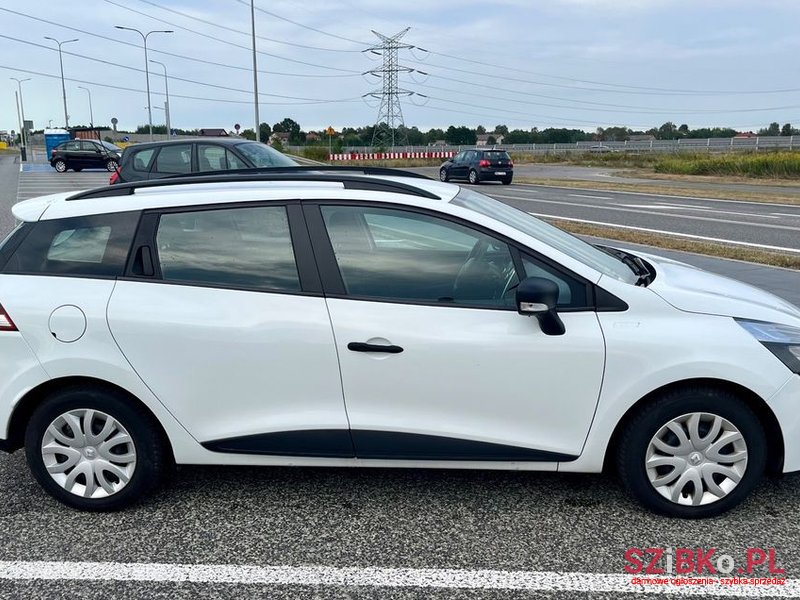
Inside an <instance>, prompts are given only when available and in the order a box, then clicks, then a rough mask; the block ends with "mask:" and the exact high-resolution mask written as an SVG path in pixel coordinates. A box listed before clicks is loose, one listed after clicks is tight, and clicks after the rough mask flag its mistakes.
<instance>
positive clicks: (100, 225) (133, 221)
mask: <svg viewBox="0 0 800 600" xmlns="http://www.w3.org/2000/svg"><path fill="white" fill-rule="evenodd" d="M138 220H139V213H138V212H127V213H115V214H110V215H93V216H88V217H73V218H69V219H57V220H53V221H39V222H38V223H35V224H33V225H32V226H31V229H30V232H29V233H28V235H27V236H26V237H25V239H24V240H23V241H22V243H21V244H20V245H19V246H18V247H17V248H16V249H15V251H14V253H13V254H12V255H11V256H10V257H9V259H8V262H7V263H6V265H5V267H4V269H3V272H4V273H17V274H41V275H83V276H96V277H118V276H121V275H122V273H123V271H124V268H125V262H126V260H127V257H128V251H129V249H130V246H131V242H132V240H133V234H134V232H135V230H136V225H137V223H138Z"/></svg>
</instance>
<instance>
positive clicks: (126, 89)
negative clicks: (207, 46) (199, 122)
mask: <svg viewBox="0 0 800 600" xmlns="http://www.w3.org/2000/svg"><path fill="white" fill-rule="evenodd" d="M0 69H6V70H7V71H16V72H18V73H27V74H30V75H39V76H41V77H50V78H54V79H60V78H61V76H60V75H53V74H51V73H42V72H41V71H33V70H31V69H23V68H21V67H9V66H6V65H0ZM64 79H65V80H66V81H72V82H74V83H85V84H88V85H94V86H97V87H104V88H109V89H114V90H121V91H124V92H138V93H141V94H144V93H146V92H145V90H141V89H137V88H130V87H125V86H121V85H113V84H110V83H100V82H99V81H88V80H86V79H74V78H71V77H65V78H64ZM150 93H151V94H154V95H156V96H164V95H165V94H163V93H161V92H155V91H154V92H150ZM265 95H266V94H265ZM269 95H270V96H274V95H275V94H269ZM278 97H279V98H287V99H291V98H292V96H278ZM170 98H183V99H186V100H203V101H207V102H224V103H227V104H252V100H228V99H225V98H206V97H202V96H186V95H182V94H172V93H171V94H170ZM349 102H361V98H350V99H342V100H325V99H321V98H319V99H310V98H309V99H305V100H304V101H301V102H262V101H259V104H274V105H291V106H294V105H305V104H332V103H336V104H339V103H349Z"/></svg>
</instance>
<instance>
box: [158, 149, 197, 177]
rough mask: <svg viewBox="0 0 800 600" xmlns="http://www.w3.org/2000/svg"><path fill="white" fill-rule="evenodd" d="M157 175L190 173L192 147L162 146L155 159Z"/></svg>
mask: <svg viewBox="0 0 800 600" xmlns="http://www.w3.org/2000/svg"><path fill="white" fill-rule="evenodd" d="M154 170H155V171H156V172H158V173H190V172H191V171H192V145H191V144H177V145H175V146H164V147H163V148H161V151H160V152H159V153H158V156H157V157H156V168H155V169H154Z"/></svg>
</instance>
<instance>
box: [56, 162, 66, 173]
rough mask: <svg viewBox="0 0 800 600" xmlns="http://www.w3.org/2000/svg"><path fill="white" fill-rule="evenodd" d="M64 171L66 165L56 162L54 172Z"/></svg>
mask: <svg viewBox="0 0 800 600" xmlns="http://www.w3.org/2000/svg"><path fill="white" fill-rule="evenodd" d="M66 170H67V165H66V164H64V163H63V162H57V163H56V171H59V172H63V171H66Z"/></svg>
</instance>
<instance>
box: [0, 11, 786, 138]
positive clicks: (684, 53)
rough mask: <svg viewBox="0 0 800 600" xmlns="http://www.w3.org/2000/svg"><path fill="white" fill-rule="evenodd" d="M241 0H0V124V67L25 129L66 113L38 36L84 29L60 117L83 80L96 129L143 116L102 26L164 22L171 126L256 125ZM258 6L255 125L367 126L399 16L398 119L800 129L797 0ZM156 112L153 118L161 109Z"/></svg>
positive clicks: (142, 100)
mask: <svg viewBox="0 0 800 600" xmlns="http://www.w3.org/2000/svg"><path fill="white" fill-rule="evenodd" d="M248 5H249V0H247V1H246V2H245V1H244V0H213V1H211V0H196V1H189V0H183V1H175V0H76V1H74V2H72V3H62V2H58V3H56V2H52V1H50V0H26V1H25V2H22V1H19V0H0V9H2V10H0V23H1V24H2V27H0V30H1V31H0V36H4V37H0V82H2V84H1V85H0V129H9V130H10V129H17V128H18V127H17V117H16V108H15V100H14V91H15V90H16V89H17V84H16V82H14V81H12V80H10V79H9V78H10V77H18V78H20V79H22V78H28V77H29V78H31V79H30V81H26V82H25V83H23V94H24V100H25V112H26V117H27V118H28V119H32V120H33V121H34V125H35V127H37V128H40V127H42V126H46V125H47V124H48V120H50V119H52V123H53V125H54V126H56V125H62V124H63V120H64V119H63V106H62V100H61V85H60V80H59V79H58V78H57V77H55V78H54V77H48V76H47V75H58V73H59V65H58V54H57V52H55V51H54V50H52V49H51V47H53V46H54V44H53V43H52V42H49V41H48V40H45V39H43V38H44V36H51V37H54V38H57V39H60V40H66V39H71V38H79V41H78V42H75V43H71V44H67V45H65V46H64V51H65V53H64V71H65V76H66V77H67V78H69V79H73V80H81V81H69V80H68V81H67V82H66V88H67V101H68V108H69V113H70V122H71V124H73V125H74V124H83V123H88V121H89V108H88V101H87V100H88V96H87V93H86V91H84V90H82V89H78V86H84V87H86V88H89V89H90V90H91V93H92V101H93V108H94V120H95V124H108V123H109V122H110V119H111V117H117V118H118V119H119V126H120V127H121V128H130V127H134V126H136V125H138V124H144V123H146V122H147V111H146V106H147V100H146V94H145V92H144V89H145V75H144V73H143V72H141V71H140V70H143V68H144V56H143V51H142V49H141V47H140V46H141V38H140V37H139V36H138V34H135V33H133V32H129V31H119V30H117V29H115V28H114V25H124V26H129V27H136V28H139V29H142V30H144V31H148V30H151V29H173V30H174V31H175V33H173V34H169V35H167V34H153V35H151V36H150V38H149V41H148V47H149V48H150V50H151V53H150V58H151V59H153V60H158V61H160V62H163V63H164V64H166V66H167V69H168V72H169V75H170V94H171V96H172V97H171V102H170V104H171V109H172V123H173V126H175V127H182V128H194V127H216V126H218V127H225V128H232V126H233V125H234V123H241V124H242V126H243V127H250V126H252V122H253V119H254V117H253V106H252V71H251V70H250V69H251V67H252V62H251V61H252V58H251V54H250V51H249V50H248V48H249V44H250V40H249V36H248V35H246V34H245V33H240V32H247V31H249V27H250V11H249V6H248ZM256 7H257V8H258V9H261V10H258V11H257V13H256V29H257V34H258V35H259V36H263V38H271V39H269V40H268V39H263V38H262V39H259V40H258V49H259V51H260V52H262V54H259V56H258V62H259V65H258V66H259V70H260V71H262V72H261V73H260V74H259V91H260V92H262V94H263V95H262V96H261V102H260V111H261V120H262V121H267V122H269V123H275V122H276V121H280V120H281V119H282V118H283V117H286V116H289V117H291V118H293V119H295V120H296V121H298V122H299V123H300V124H301V126H302V127H303V128H304V129H306V130H309V129H321V128H323V127H327V126H328V125H333V126H334V127H335V128H337V129H340V128H341V127H342V126H358V125H366V124H370V123H373V122H374V121H375V118H376V116H377V106H375V101H373V100H369V103H365V101H364V100H363V99H362V96H363V95H364V94H366V93H368V92H370V91H372V90H374V89H378V88H379V87H380V81H379V80H377V79H376V78H374V77H370V76H366V77H365V76H363V75H362V73H364V72H365V71H368V70H370V69H374V68H376V67H378V66H379V64H380V63H379V62H376V60H377V61H379V60H380V58H379V57H376V56H374V55H371V54H370V53H364V52H362V50H363V49H365V48H366V47H368V46H367V45H368V44H371V43H374V42H375V41H376V38H375V36H374V35H373V34H372V33H371V32H370V30H372V29H375V30H377V31H380V32H382V33H386V34H390V35H391V34H394V33H396V32H398V31H400V30H401V29H403V28H405V27H411V30H410V31H409V33H408V34H407V35H406V37H405V38H404V40H405V41H407V42H408V43H410V44H414V45H416V46H417V48H416V49H414V50H404V51H401V53H400V58H401V63H402V64H404V65H406V66H409V67H412V68H415V69H417V70H418V71H421V72H422V73H420V72H415V73H411V74H404V75H402V76H401V84H402V86H403V88H405V89H407V90H409V91H413V92H415V93H416V95H414V96H412V97H408V98H404V99H403V112H404V116H405V121H406V124H407V125H409V126H410V125H417V126H419V127H420V128H423V129H428V128H430V127H439V126H447V125H449V124H465V125H470V126H474V125H477V124H483V125H484V126H486V127H487V128H489V129H490V130H491V129H492V128H493V126H494V125H496V124H499V123H504V124H507V125H508V126H509V127H510V128H523V129H528V128H530V127H534V126H536V127H539V128H540V129H541V128H545V127H550V126H564V127H576V128H581V129H587V130H593V129H594V128H595V127H597V126H604V127H605V126H609V125H626V126H630V127H633V128H648V127H650V126H658V125H660V124H661V123H663V122H664V121H667V120H671V121H674V122H675V123H677V124H681V123H688V124H689V125H690V126H692V127H697V126H705V125H709V126H715V125H718V126H733V127H736V128H738V129H753V128H758V127H763V126H766V125H767V124H769V122H771V121H779V122H780V123H781V124H783V123H784V122H787V121H790V122H792V123H794V125H795V126H796V127H797V126H800V81H798V77H797V64H796V62H797V61H796V58H795V57H797V56H798V55H799V54H800V36H798V35H797V23H798V22H800V2H798V1H797V0H759V1H757V2H753V1H752V0H749V1H745V0H724V1H723V0H458V1H457V2H419V1H416V2H414V1H408V0H406V1H396V0H340V1H336V0H330V1H324V0H302V1H300V0H284V1H282V2H267V1H266V0H256ZM263 11H269V12H271V13H273V14H267V13H266V12H263ZM15 13H21V14H15ZM23 15H27V16H23ZM31 17H34V18H31ZM36 19H40V20H36ZM41 19H44V20H46V21H50V22H51V23H47V22H43V21H41ZM291 21H294V23H292V22H291ZM64 26H66V27H64ZM68 27H72V28H76V29H80V30H83V31H82V32H80V31H75V30H74V29H73V30H71V29H68ZM190 30H191V31H190ZM91 34H95V35H91ZM96 36H105V37H106V38H110V39H103V38H101V37H96ZM10 38H14V39H10ZM214 38H217V39H214ZM24 42H28V43H24ZM122 42H124V43H122ZM31 43H33V44H35V45H31ZM292 44H294V45H292ZM240 46H243V47H240ZM300 46H308V47H300ZM67 52H71V53H74V54H67ZM76 55H83V56H76ZM86 57H89V58H86ZM90 59H95V60H90ZM373 59H376V60H373ZM464 59H466V60H464ZM99 61H106V62H99ZM469 61H477V63H485V64H477V63H476V62H469ZM210 63H217V64H210ZM304 63H307V64H304ZM126 67H128V68H126ZM151 67H152V72H151V82H150V83H151V91H152V92H153V93H152V104H153V106H154V107H155V106H163V100H164V96H163V91H164V79H163V76H162V75H161V73H162V72H163V71H162V68H161V67H160V66H158V65H151ZM26 71H28V72H26ZM179 78H182V79H184V80H190V81H181V80H180V79H179ZM192 81H193V82H199V83H192ZM101 84H102V85H101ZM201 84H206V85H201ZM104 86H116V87H104ZM118 88H127V89H118ZM786 90H791V91H786ZM794 90H797V91H794ZM761 109H765V110H761ZM153 113H154V115H153V120H154V122H156V123H163V122H164V116H163V111H162V110H158V109H155V108H154V111H153Z"/></svg>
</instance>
